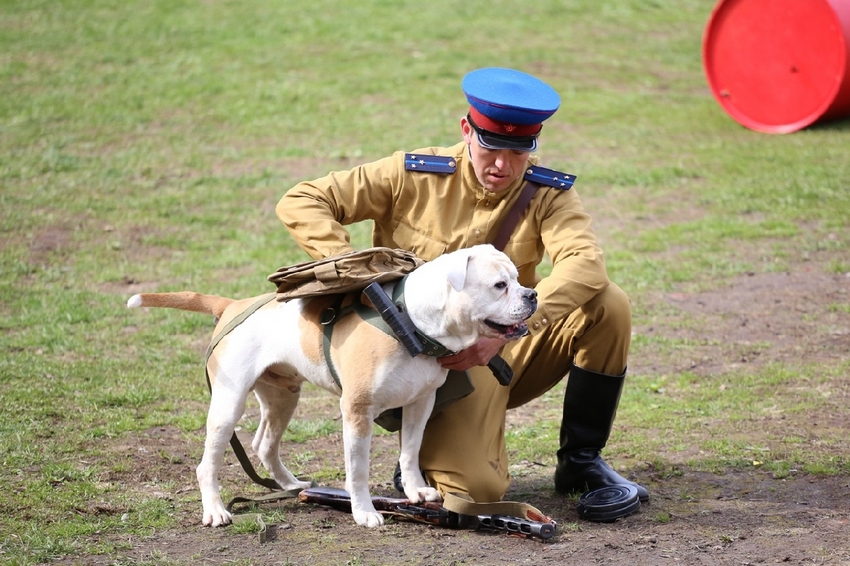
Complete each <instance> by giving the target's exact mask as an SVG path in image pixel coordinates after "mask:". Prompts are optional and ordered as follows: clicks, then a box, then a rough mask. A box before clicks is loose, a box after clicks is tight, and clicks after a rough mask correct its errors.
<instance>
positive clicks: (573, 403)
mask: <svg viewBox="0 0 850 566" xmlns="http://www.w3.org/2000/svg"><path fill="white" fill-rule="evenodd" d="M625 379H626V374H625V373H623V375H620V376H612V375H605V374H602V373H595V372H592V371H588V370H586V369H582V368H580V367H578V366H576V365H573V367H572V369H571V370H570V376H569V380H568V381H567V391H566V393H564V416H563V418H562V420H561V448H560V449H559V450H558V465H557V467H556V468H555V490H556V491H558V492H560V493H577V492H578V493H582V492H585V491H587V490H591V489H598V488H600V487H606V486H610V485H623V484H625V485H632V486H634V487H635V488H637V491H638V498H639V499H640V500H641V501H646V500H648V499H649V492H648V491H646V488H645V487H643V486H641V485H638V484H636V483H634V482H631V481H629V480H627V479H625V478H624V477H622V476H621V475H620V474H618V473H617V472H615V471H614V470H612V469H611V467H610V466H609V465H608V464H607V463H606V462H605V460H603V459H602V456H600V452H601V451H602V449H603V448H604V447H605V444H606V443H607V442H608V437H609V436H610V435H611V426H612V425H613V424H614V416H615V415H616V414H617V405H618V404H619V403H620V393H621V392H622V390H623V382H624V381H625Z"/></svg>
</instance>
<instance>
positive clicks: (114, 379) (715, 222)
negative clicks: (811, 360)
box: [0, 0, 850, 564]
mask: <svg viewBox="0 0 850 566" xmlns="http://www.w3.org/2000/svg"><path fill="white" fill-rule="evenodd" d="M713 4H714V2H712V1H709V0H653V1H646V0H621V1H598V0H593V1H591V0H541V1H538V2H533V3H516V2H507V1H505V0H496V1H488V2H483V1H478V0H473V1H469V2H463V3H452V2H446V1H443V0H437V1H433V2H425V3H422V2H411V1H407V0H403V1H401V2H398V1H389V0H373V1H366V2H361V3H357V4H356V5H352V3H350V2H339V1H332V0H319V1H315V2H310V3H300V2H290V3H286V2H272V1H268V0H258V1H256V2H251V3H250V4H246V3H244V2H234V1H225V0H221V1H212V2H205V3H197V2H190V1H180V0H178V1H174V0H169V1H154V2H138V1H134V0H130V1H120V2H119V1H117V0H111V1H110V0H89V1H77V2H70V1H67V0H64V1H63V0H59V1H51V2H47V1H46V0H30V1H5V2H0V53H2V55H0V233H1V234H2V237H0V352H2V355H0V402H2V406H3V413H4V418H3V419H2V420H0V453H2V464H3V465H2V468H0V484H2V485H3V487H4V489H3V490H0V509H2V510H3V513H2V514H0V559H2V560H11V563H13V564H35V563H40V562H47V561H50V560H52V559H55V558H57V557H62V556H73V555H85V554H104V553H114V552H115V551H116V548H117V545H119V543H117V542H114V541H118V540H121V537H119V536H112V537H94V536H91V535H92V534H93V533H109V534H111V535H117V534H128V535H141V534H145V533H150V532H152V531H153V530H156V529H163V528H169V527H171V526H173V525H174V521H175V519H174V517H173V508H172V507H173V505H177V504H180V502H179V501H178V502H176V503H172V502H169V501H167V500H164V499H161V498H158V497H155V496H151V495H149V494H147V493H145V492H143V491H140V490H135V489H127V486H123V487H120V486H119V485H118V484H117V483H116V482H113V481H110V480H109V479H108V478H110V477H113V476H120V475H121V474H123V473H126V472H127V471H128V470H131V469H132V460H131V458H130V457H129V456H126V455H123V454H121V455H117V454H115V453H112V452H110V450H109V448H108V447H109V446H111V445H114V444H110V443H120V442H121V440H122V439H125V438H127V437H131V436H132V435H141V434H144V431H146V430H148V429H150V428H152V427H160V426H170V427H174V428H176V429H177V430H178V431H180V433H181V434H185V435H187V436H188V437H191V438H192V439H193V443H194V444H196V445H198V446H200V439H201V438H202V437H203V422H204V418H205V403H206V400H207V391H206V385H205V384H204V382H203V373H202V369H201V356H202V355H203V350H204V348H205V340H206V339H207V337H208V334H209V332H210V330H211V327H210V323H209V321H208V320H206V319H205V318H204V317H199V316H198V315H192V314H185V313H178V312H162V311H160V312H150V313H141V312H138V311H132V312H130V311H128V310H127V309H126V308H125V307H124V302H125V301H126V299H127V297H128V295H129V291H128V290H129V289H131V288H143V289H156V290H176V289H184V288H191V289H194V290H198V291H202V292H211V293H216V294H222V295H232V296H249V295H254V294H259V293H261V292H266V291H269V290H270V284H268V283H267V281H266V279H265V278H266V276H267V275H268V274H269V273H271V272H273V271H274V270H275V269H276V268H277V267H279V266H280V265H284V264H289V263H294V262H296V261H301V260H303V259H305V258H306V256H305V255H304V254H303V253H302V252H301V251H300V250H298V249H297V247H296V246H295V245H294V244H293V242H292V240H291V239H290V238H289V236H288V235H287V234H286V233H285V231H284V229H283V228H282V226H281V225H280V223H279V222H278V221H277V219H276V218H275V216H274V205H275V203H276V202H277V200H278V199H279V198H280V196H281V195H282V194H283V193H284V192H285V191H286V190H287V188H288V187H290V186H292V185H293V184H294V183H296V182H297V181H299V180H301V179H306V178H311V177H314V176H318V175H321V174H323V173H325V172H326V171H328V170H331V169H336V168H343V167H348V166H349V165H351V164H352V163H354V162H357V161H361V160H367V159H372V158H377V157H381V156H383V155H385V154H388V153H390V152H392V151H395V150H399V149H412V148H416V147H421V146H425V145H432V144H451V143H454V142H455V141H456V140H457V139H458V135H459V132H458V124H457V121H458V118H459V117H460V116H461V115H462V113H463V112H464V111H465V107H466V106H465V101H464V100H463V96H462V93H461V91H460V86H459V85H460V79H461V77H462V76H463V74H465V73H466V72H467V71H469V70H471V69H473V68H476V67H481V66H489V65H499V66H515V67H519V68H523V69H526V70H528V71H531V72H533V73H536V74H538V75H540V76H542V77H544V78H545V79H547V80H548V81H549V82H550V83H551V84H552V85H553V86H554V87H555V88H556V89H557V90H558V91H559V92H560V93H561V94H562V99H563V102H562V108H561V110H560V111H559V113H558V114H557V115H556V117H555V118H553V120H551V121H550V122H549V123H547V126H546V133H545V136H544V140H543V144H542V147H541V155H542V156H543V158H544V160H545V162H546V163H547V164H548V165H550V166H552V167H556V168H564V169H566V170H568V171H570V172H572V173H575V174H577V175H578V176H579V185H578V189H577V190H579V191H580V192H581V193H582V196H583V197H584V198H585V200H586V201H587V202H588V203H591V202H592V203H598V204H599V205H600V206H601V205H604V206H605V208H604V209H600V210H592V213H593V214H594V216H596V217H598V218H600V219H607V220H608V221H607V222H604V223H603V226H605V228H604V230H603V233H604V236H605V244H604V245H605V249H606V254H607V256H606V257H607V260H608V264H609V270H610V274H611V276H612V278H613V279H614V280H616V281H618V282H619V283H620V285H621V286H622V287H623V288H624V289H626V290H627V291H628V292H629V294H630V295H631V296H632V297H633V299H634V300H635V313H636V318H638V319H639V320H647V319H652V318H653V317H658V318H663V317H664V316H665V312H664V311H663V310H658V309H656V310H653V311H651V312H650V311H648V310H646V309H645V308H644V307H643V306H642V305H643V304H645V303H646V301H644V300H642V299H644V298H646V297H649V296H650V295H651V293H653V292H657V291H663V290H694V289H707V288H713V287H716V286H718V285H721V284H722V283H723V282H725V281H728V280H729V278H731V277H733V276H735V275H739V274H741V273H745V272H750V271H771V270H781V269H783V268H784V267H785V266H787V265H789V264H792V263H794V262H796V261H800V260H801V259H805V257H806V256H807V255H809V254H815V253H817V252H820V251H824V250H826V251H833V252H835V251H839V252H840V251H841V250H846V249H847V247H848V241H850V223H848V215H847V210H850V190H848V186H847V179H848V178H850V160H848V159H847V158H846V155H847V152H846V145H847V144H846V138H847V131H848V126H847V122H846V121H845V122H839V123H834V124H823V125H817V126H815V127H813V128H810V129H808V130H806V131H803V132H798V133H795V134H793V135H787V136H766V135H763V134H757V133H755V132H751V131H749V130H746V129H743V128H741V127H739V126H738V125H737V124H735V123H734V122H732V121H731V119H730V118H729V117H727V116H726V115H725V114H723V112H722V111H721V110H720V108H719V106H718V105H717V104H716V103H715V102H714V100H713V99H712V97H711V95H710V93H709V92H708V88H707V86H706V82H705V79H704V77H703V74H702V69H701V61H700V48H701V38H702V33H703V30H704V25H705V22H706V19H707V17H708V14H709V13H710V10H711V8H712V6H713ZM377 22H380V24H378V23H377ZM352 233H353V238H354V240H355V242H357V243H358V244H359V245H364V244H365V243H366V242H368V237H369V227H368V226H359V227H354V228H353V229H352ZM742 251H743V252H744V253H741V252H742ZM848 265H850V264H849V263H848V261H847V259H846V258H844V259H841V258H839V259H834V260H832V263H831V264H830V266H829V269H830V270H831V272H833V273H844V272H847V271H848V269H849V268H848ZM544 271H545V269H544ZM832 309H833V312H835V313H837V314H839V315H846V314H847V312H848V304H847V303H846V302H840V301H839V302H835V303H834V304H833V306H832ZM683 324H686V322H685V323H683ZM695 347H700V348H702V347H712V344H710V343H705V342H697V343H693V342H688V341H681V340H679V341H665V340H664V339H663V338H660V337H649V338H646V337H637V338H636V344H635V351H636V355H639V354H640V353H641V352H642V351H644V352H645V351H649V350H653V351H659V352H662V353H663V354H665V355H669V356H671V357H675V356H678V355H684V354H686V353H688V352H690V351H691V350H692V349H694V348H695ZM756 347H757V345H756ZM847 372H848V367H847V366H846V364H845V365H844V366H839V367H835V366H824V367H821V366H815V365H809V364H803V365H797V366H794V367H791V366H781V367H770V368H768V369H766V370H764V371H754V372H751V373H746V372H743V373H736V374H735V375H734V376H733V375H717V376H712V378H711V379H710V380H700V379H697V378H696V377H695V376H693V375H690V374H688V373H667V374H664V375H634V376H632V381H631V383H632V386H631V387H630V388H628V389H627V390H626V393H625V394H624V402H623V404H622V406H621V409H620V417H619V420H618V427H617V429H615V438H614V439H612V440H613V442H612V444H614V445H616V446H617V448H616V452H614V453H613V456H614V458H615V459H617V460H625V461H636V460H639V461H647V460H653V458H655V459H654V461H653V464H654V465H656V466H657V467H658V468H660V469H663V470H667V472H668V473H671V474H673V473H677V465H674V464H672V463H671V462H670V461H667V460H665V459H664V458H656V457H654V456H653V455H654V454H657V453H677V452H678V453H682V454H687V457H686V462H687V464H688V465H689V466H692V467H695V468H698V469H707V470H724V469H729V468H747V467H748V466H754V465H755V464H754V463H753V462H759V464H758V465H759V466H761V467H763V468H766V469H769V470H771V471H773V472H774V473H775V474H777V475H778V476H782V475H783V474H788V473H791V472H790V470H796V469H802V470H805V471H808V472H811V473H823V474H834V473H842V474H847V473H850V469H848V462H847V458H846V456H842V455H841V454H840V450H835V453H834V454H833V453H832V449H831V447H839V448H840V447H842V446H844V445H842V444H840V439H841V438H843V436H841V435H842V432H841V431H826V430H822V431H821V433H822V434H821V437H820V438H818V439H813V438H811V437H810V436H808V435H807V434H806V433H805V431H797V430H789V431H787V432H786V433H785V434H784V435H772V433H771V434H765V435H762V437H760V438H759V439H758V442H753V441H752V439H751V438H748V437H749V436H750V435H751V433H752V430H753V429H754V427H755V428H759V427H761V428H767V429H768V430H771V431H773V430H781V429H782V427H781V425H779V424H777V422H776V419H780V418H781V416H780V415H779V413H777V412H775V411H776V410H775V409H774V406H776V405H779V406H781V407H782V408H783V411H785V412H786V413H787V414H790V415H797V414H799V413H817V412H818V411H822V410H832V409H833V408H834V405H833V404H834V403H835V402H836V401H835V398H832V399H830V398H829V397H828V396H826V395H823V394H819V393H823V392H824V391H825V390H829V387H830V384H833V383H836V382H837V381H839V380H840V379H841V378H842V376H846V374H847ZM723 384H727V387H726V388H721V386H722V385H723ZM809 384H813V385H814V387H813V388H811V389H810V388H807V387H806V386H807V385H809ZM558 397H559V395H558V393H557V392H553V394H552V395H550V396H548V397H547V399H548V400H547V402H548V403H550V406H549V407H548V409H547V410H549V411H551V412H552V414H553V415H556V414H557V403H558ZM329 418H332V416H330V417H329ZM756 418H760V419H767V420H766V421H765V420H761V421H757V420H755V419H756ZM549 420H550V421H551V422H545V423H537V424H534V425H529V426H528V427H525V428H518V429H515V430H511V431H510V432H509V438H508V440H509V446H510V447H511V450H512V451H513V452H514V453H515V454H516V455H517V456H518V457H519V458H527V459H529V460H530V461H539V462H551V458H552V454H551V444H552V442H553V441H554V439H555V438H556V437H557V417H553V418H552V419H549ZM765 422H768V423H769V424H770V425H771V426H770V427H764V426H763V425H764V423H765ZM710 431H714V432H712V433H711V434H709V432H710ZM337 433H338V425H337V424H336V423H334V422H333V421H330V420H327V419H325V418H318V419H316V420H315V421H308V422H306V423H302V424H299V425H296V426H294V428H293V429H292V430H291V431H290V433H289V434H290V437H289V438H290V439H292V440H296V441H299V442H302V441H306V440H309V439H310V438H315V436H316V435H328V434H337ZM815 440H816V441H817V443H818V444H817V446H815ZM199 450H200V448H199ZM195 456H197V454H192V455H191V457H192V458H195ZM175 458H177V456H175V455H172V454H166V453H163V454H162V455H161V459H162V460H163V461H164V462H172V461H174V460H175ZM302 458H303V459H304V460H305V461H308V460H309V458H310V454H309V453H308V454H305V455H303V456H302ZM193 462H194V460H193ZM332 473H333V472H331V471H330V470H321V471H319V475H318V477H331V474H332ZM154 483H155V482H154ZM160 487H162V489H163V490H166V489H167V488H168V487H169V486H160ZM98 502H102V503H98ZM95 504H102V505H104V506H107V507H109V508H110V509H111V511H110V512H103V513H92V512H81V511H80V509H81V508H86V506H87V505H95ZM192 504H194V502H193V503H192ZM125 515H126V517H125V518H124V519H122V517H124V516H125ZM658 520H659V521H660V522H663V521H666V520H669V518H664V517H663V516H661V515H659V518H658ZM35 524H37V525H38V526H37V528H36V527H35V526H34V525H35ZM108 540H111V541H113V542H111V543H110V542H105V541H108ZM160 558H161V557H156V556H152V557H151V560H150V561H149V563H152V564H154V563H155V564H162V563H167V561H166V560H165V559H164V558H162V559H160Z"/></svg>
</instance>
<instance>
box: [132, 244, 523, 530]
mask: <svg viewBox="0 0 850 566" xmlns="http://www.w3.org/2000/svg"><path fill="white" fill-rule="evenodd" d="M255 299H256V298H255ZM255 299H244V300H233V299H226V298H222V297H216V296H212V295H201V294H198V293H190V292H182V293H143V294H139V295H134V296H133V297H131V298H130V300H129V301H128V303H127V305H128V306H129V307H170V308H177V309H182V310H189V311H195V312H203V313H210V314H213V315H214V316H216V317H218V319H219V321H218V324H217V326H216V329H215V334H218V332H220V331H221V329H222V328H224V327H225V326H226V325H227V324H228V322H229V321H230V320H232V319H233V318H234V317H235V316H237V315H239V314H240V313H242V312H243V311H244V310H245V309H246V308H247V307H249V306H250V305H251V304H253V302H254V301H255ZM405 299H406V302H407V307H408V313H409V315H410V318H411V319H412V321H413V323H414V324H415V325H416V327H417V328H418V329H419V330H420V331H421V332H423V333H425V334H426V335H428V336H430V337H431V338H433V339H435V340H437V341H439V342H440V343H441V344H443V345H444V346H445V347H446V348H448V349H450V350H452V351H460V350H463V349H464V348H467V347H469V346H471V345H472V344H474V343H475V342H477V341H478V340H479V338H481V337H482V336H490V337H496V336H501V337H503V338H508V339H516V338H519V337H520V336H522V335H523V334H524V333H525V332H526V331H527V328H526V326H525V323H524V322H523V321H524V320H525V319H527V318H528V317H529V316H531V315H532V314H533V313H534V311H535V310H536V308H537V300H536V293H535V292H534V291H533V290H531V289H527V288H525V287H522V286H521V285H520V284H519V283H518V282H517V270H516V267H515V266H514V265H513V263H511V261H510V260H509V259H508V257H507V256H506V255H505V254H503V253H502V252H499V251H497V250H496V249H495V248H494V247H492V246H490V245H481V246H474V247H472V248H467V249H464V250H459V251H456V252H453V253H450V254H446V255H444V256H441V257H439V258H437V259H435V260H434V261H431V262H428V263H426V264H424V265H422V266H421V267H419V268H418V269H416V270H415V271H413V272H412V273H411V274H410V275H409V276H408V279H407V281H406V284H405ZM332 300H333V297H328V296H324V297H316V298H312V299H295V300H291V301H288V302H277V301H271V302H270V303H268V304H267V305H265V306H263V307H262V308H260V309H259V310H257V311H256V312H255V313H253V314H251V315H250V316H249V317H248V318H247V319H246V320H245V321H244V322H242V323H241V324H240V325H239V326H237V327H236V328H234V329H233V330H232V331H231V332H230V333H229V334H228V335H227V336H225V337H224V338H223V339H221V341H220V342H219V343H218V345H217V346H216V347H215V349H214V351H213V353H212V355H211V356H210V358H209V360H208V362H207V371H208V374H209V377H210V382H211V384H212V398H211V401H210V408H209V414H208V417H207V438H206V445H205V450H204V455H203V458H202V460H201V463H200V464H199V465H198V468H197V476H198V483H199V484H200V489H201V495H202V501H203V507H204V517H203V523H204V525H212V526H219V525H225V524H228V523H230V521H231V516H230V513H228V512H227V510H226V509H225V506H224V504H223V503H222V500H221V496H220V494H219V490H220V486H219V481H218V470H219V467H220V466H221V463H222V458H223V454H224V451H225V448H226V447H227V444H228V441H229V440H230V437H231V436H232V434H233V430H234V428H235V426H236V423H237V421H238V420H239V419H240V418H241V416H242V413H243V411H244V408H245V401H246V399H247V397H248V394H249V393H250V392H251V391H253V392H254V394H255V395H256V397H257V399H258V400H259V405H260V424H259V428H258V429H257V432H256V435H255V436H254V441H253V444H252V446H253V448H254V451H255V452H256V453H257V455H258V456H259V458H260V460H261V461H262V463H263V465H264V466H265V467H266V469H267V470H268V471H269V473H270V474H271V476H272V477H273V478H274V480H275V481H276V482H277V483H278V484H279V485H280V487H281V488H282V489H301V488H306V487H309V483H306V482H302V481H299V480H298V479H296V478H295V477H294V476H293V475H292V474H291V473H290V472H289V470H287V469H286V467H285V466H284V465H283V463H282V462H281V460H280V455H279V449H280V439H281V436H282V435H283V432H284V430H285V429H286V427H287V425H288V424H289V420H290V418H291V417H292V414H293V412H294V411H295V406H296V404H297V403H298V397H299V395H300V391H301V385H302V383H303V382H304V381H305V380H306V381H309V382H311V383H313V384H315V385H317V386H319V387H322V388H324V389H327V390H328V391H331V392H333V393H336V394H337V395H340V396H341V399H340V409H341V412H342V430H343V443H344V451H345V474H346V475H345V486H346V489H347V490H348V492H349V494H350V495H351V504H352V505H351V506H352V514H353V516H354V520H355V521H356V522H357V523H358V524H360V525H365V526H368V527H375V526H378V525H381V524H383V517H382V516H381V515H380V514H379V513H377V512H376V511H375V508H374V506H373V505H372V500H371V496H370V493H369V451H370V445H371V433H372V421H373V419H375V418H376V417H377V416H378V415H379V414H381V413H382V412H383V411H384V410H386V409H391V408H395V407H403V409H404V410H403V413H402V414H403V416H402V430H401V454H400V457H399V463H400V466H401V474H402V484H403V486H404V493H405V496H406V497H407V498H408V499H410V501H411V502H413V503H418V502H421V501H423V500H425V501H439V500H440V494H439V493H438V492H437V490H435V489H434V488H432V487H430V486H428V484H427V483H426V482H425V480H424V478H423V477H422V473H421V471H420V469H419V449H420V446H421V444H422V433H423V431H424V429H425V424H426V422H427V420H428V417H429V416H430V414H431V411H432V409H433V406H434V398H435V392H436V390H437V388H438V387H439V386H440V385H442V384H443V382H444V381H445V378H446V374H447V370H445V369H443V368H442V367H441V366H440V364H439V363H438V362H437V360H436V358H432V357H428V356H424V355H419V356H417V357H415V358H411V357H410V354H409V353H408V352H407V351H406V350H405V349H404V348H403V346H402V345H401V344H399V343H398V342H397V341H396V340H395V339H394V338H392V337H390V336H388V335H386V334H385V333H383V332H382V331H381V330H379V329H377V328H375V327H373V326H371V325H369V324H368V323H365V322H363V321H362V320H361V319H360V317H358V316H347V317H343V318H342V319H341V320H340V321H339V322H337V324H336V327H335V328H334V334H333V340H332V344H331V359H332V362H333V365H334V366H335V368H336V370H337V372H338V374H339V376H340V380H341V383H342V390H340V388H339V387H338V386H337V384H336V383H335V382H334V380H333V378H332V377H331V374H330V372H329V370H328V367H327V365H326V363H325V358H324V355H323V352H322V327H321V325H320V324H319V316H320V315H321V313H322V311H323V310H324V309H325V308H326V307H327V306H328V305H329V304H330V303H331V301H332ZM485 321H488V322H489V323H490V324H488V323H487V322H485ZM492 323H496V324H495V326H494V325H493V324H492Z"/></svg>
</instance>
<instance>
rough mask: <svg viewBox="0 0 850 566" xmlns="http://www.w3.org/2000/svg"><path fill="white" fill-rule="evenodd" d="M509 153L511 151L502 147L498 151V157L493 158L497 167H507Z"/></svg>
mask: <svg viewBox="0 0 850 566" xmlns="http://www.w3.org/2000/svg"><path fill="white" fill-rule="evenodd" d="M508 153H509V152H508V150H506V149H500V150H499V151H498V152H496V159H494V160H493V162H494V164H495V165H496V167H498V168H499V169H504V168H505V164H506V163H507V161H508Z"/></svg>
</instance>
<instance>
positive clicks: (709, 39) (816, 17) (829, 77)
mask: <svg viewBox="0 0 850 566" xmlns="http://www.w3.org/2000/svg"><path fill="white" fill-rule="evenodd" d="M702 61H703V67H704V69H705V74H706V76H707V77H708V84H709V86H710V87H711V91H712V93H713V94H714V97H715V98H716V99H717V101H718V102H719V103H720V105H721V106H722V107H723V109H724V110H725V111H726V112H727V113H728V114H729V115H730V116H731V117H732V118H733V119H734V120H735V121H736V122H738V123H739V124H741V125H743V126H746V127H747V128H750V129H753V130H756V131H759V132H766V133H770V134H785V133H789V132H795V131H797V130H800V129H802V128H805V127H807V126H810V125H812V124H813V123H815V122H817V121H825V120H830V119H835V118H841V117H844V116H848V115H850V0H720V2H718V4H717V5H716V6H715V8H714V11H713V12H712V14H711V18H710V19H709V22H708V26H707V27H706V31H705V36H704V38H703V51H702Z"/></svg>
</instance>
